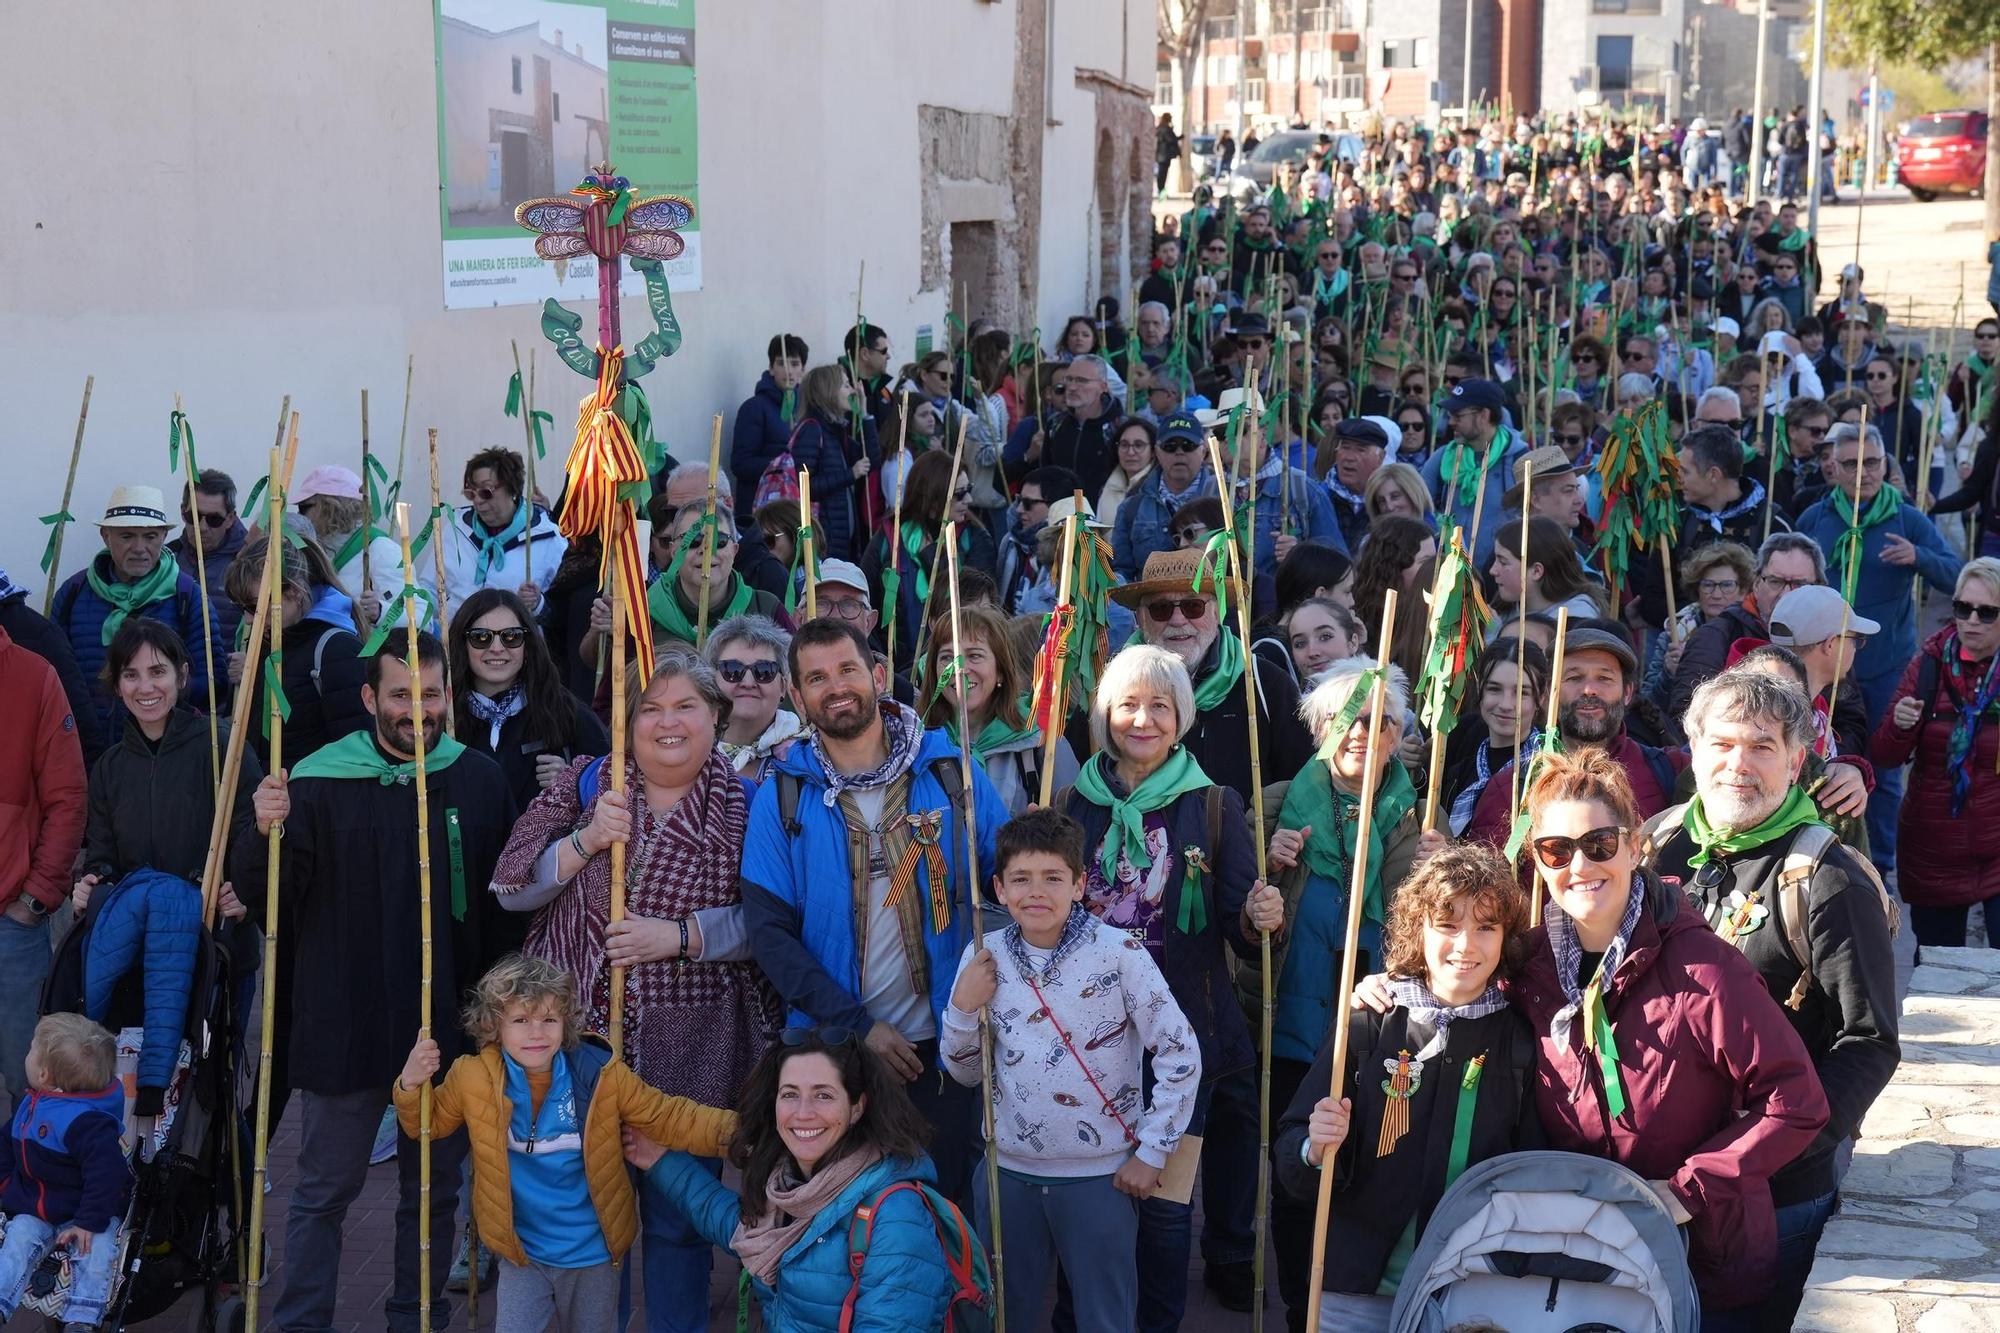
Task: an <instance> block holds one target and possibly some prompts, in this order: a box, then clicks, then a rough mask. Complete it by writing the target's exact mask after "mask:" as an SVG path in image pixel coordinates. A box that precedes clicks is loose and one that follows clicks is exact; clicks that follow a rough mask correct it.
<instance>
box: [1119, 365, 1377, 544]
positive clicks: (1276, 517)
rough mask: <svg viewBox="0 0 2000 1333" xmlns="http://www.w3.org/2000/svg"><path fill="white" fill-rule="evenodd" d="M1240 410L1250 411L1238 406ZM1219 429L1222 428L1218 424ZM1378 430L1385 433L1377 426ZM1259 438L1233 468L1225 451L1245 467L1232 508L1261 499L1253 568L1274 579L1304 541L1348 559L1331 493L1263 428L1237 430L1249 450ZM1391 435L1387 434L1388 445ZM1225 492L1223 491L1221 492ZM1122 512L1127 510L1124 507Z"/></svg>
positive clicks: (1227, 400)
mask: <svg viewBox="0 0 2000 1333" xmlns="http://www.w3.org/2000/svg"><path fill="white" fill-rule="evenodd" d="M1220 407H1221V411H1222V413H1223V416H1224V417H1225V418H1226V417H1227V415H1228V413H1229V412H1230V411H1231V408H1232V404H1231V397H1230V394H1227V393H1225V394H1224V395H1223V396H1222V401H1221V404H1220ZM1235 410H1238V411H1246V410H1248V409H1247V408H1244V407H1241V406H1238V407H1237V408H1236V409H1235ZM1215 428H1218V429H1219V428H1220V423H1217V426H1216V427H1215ZM1376 429H1377V430H1380V429H1381V428H1380V427H1379V426H1378V427H1376ZM1246 436H1250V437H1252V438H1253V439H1254V445H1253V447H1252V450H1251V453H1250V456H1249V457H1248V458H1247V459H1245V460H1244V462H1243V463H1242V464H1240V465H1239V464H1235V463H1232V461H1231V459H1230V455H1229V451H1228V449H1227V448H1225V449H1224V450H1223V455H1222V456H1223V466H1224V467H1227V468H1232V469H1235V468H1238V467H1240V468H1241V474H1240V475H1238V476H1237V478H1236V482H1235V485H1234V486H1233V487H1232V488H1231V489H1232V491H1233V495H1232V497H1231V503H1232V504H1233V505H1234V507H1235V508H1236V510H1237V511H1238V512H1239V513H1242V512H1245V506H1246V505H1248V504H1250V503H1251V495H1252V492H1253V491H1254V492H1255V495H1256V505H1257V511H1256V520H1257V532H1256V541H1255V543H1254V546H1253V548H1252V555H1251V561H1250V563H1251V566H1252V568H1253V570H1254V571H1255V573H1256V574H1257V575H1258V576H1260V577H1262V578H1272V577H1274V576H1276V574H1277V572H1278V562H1279V561H1280V560H1283V559H1284V558H1285V557H1286V556H1287V555H1289V554H1291V550H1292V547H1294V546H1295V545H1297V544H1298V543H1299V542H1302V541H1313V542H1324V543H1326V544H1327V545H1328V546H1331V547H1333V548H1334V549H1335V550H1337V551H1339V552H1340V553H1341V554H1342V555H1346V554H1347V553H1348V546H1347V539H1346V538H1345V537H1343V536H1342V535H1341V531H1340V525H1339V524H1338V523H1337V522H1335V521H1334V517H1333V506H1332V504H1331V503H1329V502H1328V500H1327V491H1326V488H1325V487H1324V486H1322V485H1320V484H1319V483H1318V482H1316V481H1314V480H1313V478H1312V475H1311V474H1310V473H1308V472H1307V471H1306V470H1305V469H1304V468H1296V467H1292V466H1290V465H1289V464H1288V463H1286V461H1285V456H1284V455H1283V454H1282V453H1281V452H1279V451H1278V450H1277V449H1274V448H1273V447H1272V446H1271V441H1270V439H1269V437H1268V436H1267V435H1266V434H1265V432H1264V431H1263V430H1261V429H1259V430H1255V431H1252V430H1251V428H1250V426H1249V425H1248V424H1245V425H1244V426H1243V427H1242V428H1241V429H1240V430H1238V431H1237V434H1236V440H1237V447H1238V448H1239V449H1240V448H1242V447H1243V446H1244V443H1245V437H1246ZM1388 439H1389V437H1388V433H1387V432H1383V435H1382V440H1383V443H1384V445H1385V446H1386V445H1387V443H1388ZM1218 493H1219V492H1218ZM1119 508H1120V509H1121V510H1122V509H1123V508H1124V506H1123V505H1122V504H1121V505H1120V506H1119Z"/></svg>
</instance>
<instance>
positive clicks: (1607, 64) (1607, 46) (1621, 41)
mask: <svg viewBox="0 0 2000 1333" xmlns="http://www.w3.org/2000/svg"><path fill="white" fill-rule="evenodd" d="M1631 86H1632V39H1631V38H1630V37H1599V38H1598V39H1597V89H1598V91H1599V92H1606V93H1613V92H1617V93H1622V92H1624V91H1626V90H1627V89H1629V88H1630V87H1631Z"/></svg>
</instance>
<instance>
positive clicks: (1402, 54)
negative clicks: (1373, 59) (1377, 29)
mask: <svg viewBox="0 0 2000 1333" xmlns="http://www.w3.org/2000/svg"><path fill="white" fill-rule="evenodd" d="M1423 56H1424V39H1423V38H1421V37H1398V38H1395V39H1393V40H1390V41H1386V42H1384V43H1382V68H1383V69H1416V68H1418V67H1419V66H1421V65H1422V64H1423V63H1424V62H1423Z"/></svg>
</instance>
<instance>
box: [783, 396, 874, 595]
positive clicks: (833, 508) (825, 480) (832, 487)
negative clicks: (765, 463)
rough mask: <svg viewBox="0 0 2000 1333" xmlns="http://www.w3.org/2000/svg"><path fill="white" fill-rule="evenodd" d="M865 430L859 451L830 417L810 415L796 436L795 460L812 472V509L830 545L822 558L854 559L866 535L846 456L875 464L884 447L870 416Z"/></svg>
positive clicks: (844, 429) (841, 423) (857, 484)
mask: <svg viewBox="0 0 2000 1333" xmlns="http://www.w3.org/2000/svg"><path fill="white" fill-rule="evenodd" d="M863 430H864V434H863V437H862V440H861V442H860V444H859V446H858V450H857V446H856V445H855V444H854V443H853V442H852V437H851V434H850V431H849V428H848V423H847V422H846V421H844V420H843V421H829V420H827V419H825V418H824V417H821V416H820V415H819V414H818V413H809V414H807V415H806V417H805V418H804V419H803V420H802V421H800V422H799V428H798V433H797V434H796V435H794V436H792V440H791V449H792V460H793V461H794V462H795V463H797V464H798V465H799V466H800V467H801V468H803V469H806V470H808V471H810V472H811V474H812V499H813V511H814V512H815V513H816V514H818V516H819V528H820V532H821V533H822V534H823V535H824V536H825V538H826V549H825V550H824V551H816V552H814V554H815V555H818V556H820V557H821V558H823V559H827V560H852V559H854V557H855V554H856V549H855V548H856V547H857V545H858V544H859V543H860V542H861V540H862V539H863V538H864V537H865V535H866V534H865V532H864V531H863V526H862V521H861V494H860V485H861V483H860V481H859V480H858V479H857V478H856V477H855V476H854V473H853V469H852V468H851V467H850V466H849V464H848V456H849V455H850V454H853V455H855V456H856V457H860V458H866V459H867V460H868V461H869V464H870V465H871V466H872V465H873V464H874V463H875V461H876V460H877V459H878V458H879V457H880V455H881V446H880V445H878V444H877V443H876V442H875V423H874V421H873V420H872V419H870V420H869V421H868V422H867V424H866V425H865V426H864V427H863ZM753 484H754V483H753Z"/></svg>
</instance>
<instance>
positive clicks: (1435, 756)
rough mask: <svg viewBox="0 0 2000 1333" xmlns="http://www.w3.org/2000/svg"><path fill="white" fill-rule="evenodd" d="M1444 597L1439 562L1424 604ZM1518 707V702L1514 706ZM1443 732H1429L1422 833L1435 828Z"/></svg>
mask: <svg viewBox="0 0 2000 1333" xmlns="http://www.w3.org/2000/svg"><path fill="white" fill-rule="evenodd" d="M1443 595H1444V561H1442V560H1440V561H1438V562H1437V565H1436V566H1435V567H1434V568H1433V569H1432V570H1431V587H1430V592H1429V594H1428V595H1427V596H1426V598H1425V601H1426V604H1428V605H1430V606H1433V607H1435V606H1436V605H1437V602H1438V598H1440V597H1442V596H1443ZM1515 706H1516V707H1517V708H1518V707H1519V703H1518V701H1517V702H1516V705H1515ZM1445 735H1446V733H1445V730H1444V728H1443V727H1441V726H1440V727H1437V728H1436V729H1434V730H1433V731H1432V732H1431V753H1430V768H1429V771H1428V775H1427V779H1426V784H1427V785H1426V786H1425V787H1424V823H1423V831H1424V832H1425V833H1429V832H1430V831H1431V830H1432V829H1434V828H1436V827H1437V815H1438V801H1439V799H1440V798H1441V796H1442V795H1443V789H1444V746H1445Z"/></svg>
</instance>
